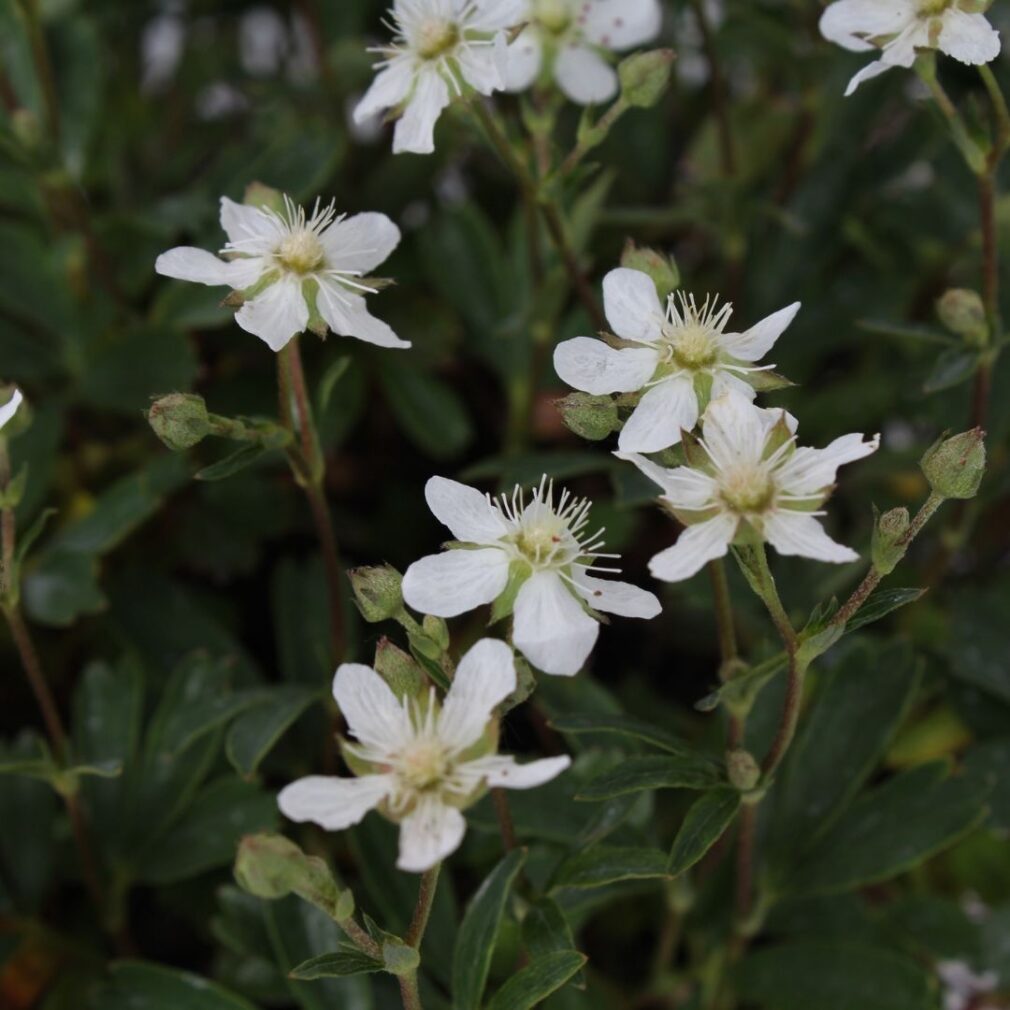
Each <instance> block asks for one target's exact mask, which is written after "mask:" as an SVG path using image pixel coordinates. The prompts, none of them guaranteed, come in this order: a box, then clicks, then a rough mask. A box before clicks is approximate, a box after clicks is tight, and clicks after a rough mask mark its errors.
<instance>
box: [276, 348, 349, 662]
mask: <svg viewBox="0 0 1010 1010" xmlns="http://www.w3.org/2000/svg"><path fill="white" fill-rule="evenodd" d="M277 383H278V390H279V395H280V419H281V424H282V425H283V426H284V427H285V428H287V429H288V430H289V431H290V432H291V433H292V436H293V445H292V447H291V448H290V449H289V450H288V461H289V462H290V463H291V469H292V471H293V472H294V475H295V480H296V481H297V482H298V484H299V485H300V486H301V487H302V489H303V490H304V491H305V497H306V498H307V500H308V503H309V508H310V509H311V511H312V520H313V523H314V524H315V527H316V536H317V538H318V540H319V546H320V549H321V551H322V555H323V566H324V568H325V572H326V585H327V592H328V595H329V600H330V644H331V647H332V650H333V656H334V659H336V660H340V659H342V658H343V655H344V649H345V646H346V642H345V630H344V611H343V602H342V595H341V586H342V567H341V564H340V552H339V550H338V547H337V538H336V535H335V534H334V532H333V522H332V520H331V518H330V510H329V506H328V505H327V502H326V492H325V490H324V487H325V480H326V459H325V457H324V456H323V452H322V449H321V448H320V445H319V434H318V432H317V430H316V423H315V419H314V418H313V415H312V404H311V401H310V399H309V395H308V390H307V388H306V383H305V370H304V368H303V367H302V356H301V350H300V348H299V342H298V337H295V338H294V339H292V340H291V341H289V342H288V344H287V345H286V346H285V347H284V348H283V349H282V350H281V351H280V352H279V354H278V355H277Z"/></svg>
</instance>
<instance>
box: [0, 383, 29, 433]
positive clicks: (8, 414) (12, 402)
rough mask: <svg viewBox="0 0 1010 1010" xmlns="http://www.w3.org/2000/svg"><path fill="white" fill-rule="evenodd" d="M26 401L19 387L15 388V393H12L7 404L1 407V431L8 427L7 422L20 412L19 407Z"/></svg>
mask: <svg viewBox="0 0 1010 1010" xmlns="http://www.w3.org/2000/svg"><path fill="white" fill-rule="evenodd" d="M23 400H24V395H23V394H22V392H21V390H20V389H18V387H17V386H14V387H13V392H12V393H11V395H10V397H9V399H8V400H7V402H6V403H5V404H4V405H3V406H2V407H0V430H2V429H3V428H5V427H6V426H7V422H8V421H9V420H10V419H11V418H12V417H13V416H14V415H15V414H16V413H17V412H18V407H20V406H21V403H22V402H23Z"/></svg>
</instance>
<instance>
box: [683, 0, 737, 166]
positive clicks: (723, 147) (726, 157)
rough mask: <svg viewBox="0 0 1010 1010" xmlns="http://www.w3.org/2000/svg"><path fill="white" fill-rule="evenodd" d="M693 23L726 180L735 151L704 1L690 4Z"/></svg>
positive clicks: (721, 76) (732, 164)
mask: <svg viewBox="0 0 1010 1010" xmlns="http://www.w3.org/2000/svg"><path fill="white" fill-rule="evenodd" d="M691 7H692V8H693V10H694V16H695V20H696V21H697V22H698V29H699V31H700V32H701V38H702V45H703V47H704V50H705V59H706V61H707V62H708V68H709V77H710V79H711V82H712V112H713V113H714V115H715V120H716V125H717V127H718V133H719V156H720V160H721V162H722V174H723V175H724V176H726V177H727V178H732V177H733V176H734V175H736V149H735V145H734V143H733V127H732V123H731V121H730V116H729V106H728V104H727V102H726V76H725V74H724V73H723V71H722V63H721V62H720V60H719V50H718V48H717V47H716V44H715V33H714V32H713V31H712V23H711V22H710V21H709V18H708V14H707V13H706V11H705V2H704V0H691Z"/></svg>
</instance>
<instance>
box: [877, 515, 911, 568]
mask: <svg viewBox="0 0 1010 1010" xmlns="http://www.w3.org/2000/svg"><path fill="white" fill-rule="evenodd" d="M910 521H911V520H910V518H909V515H908V509H906V508H897V509H891V511H890V512H885V513H884V514H883V515H882V516H878V517H877V522H876V525H875V526H874V528H873V547H872V549H871V557H872V558H873V567H874V568H875V569H876V570H877V571H878V572H879V573H880V574H881V575H890V574H891V572H893V571H894V569H895V568H897V567H898V563H899V562H900V561H901V559H902V558H903V557H904V556H905V552H906V551H907V549H908V544H907V542H906V540H905V538H906V536H907V534H908V527H909V523H910Z"/></svg>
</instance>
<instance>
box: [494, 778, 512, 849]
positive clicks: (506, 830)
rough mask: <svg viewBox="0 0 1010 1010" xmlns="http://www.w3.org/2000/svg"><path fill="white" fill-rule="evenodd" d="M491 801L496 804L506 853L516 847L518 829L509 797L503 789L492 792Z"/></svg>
mask: <svg viewBox="0 0 1010 1010" xmlns="http://www.w3.org/2000/svg"><path fill="white" fill-rule="evenodd" d="M491 800H492V802H493V803H494V812H495V816H496V817H497V818H498V829H499V831H501V840H502V845H504V846H505V851H506V852H511V851H512V850H513V849H514V848H515V847H516V844H517V843H516V829H515V825H514V824H513V823H512V811H511V810H510V809H509V800H508V795H507V794H506V792H505V790H504V789H502V788H501V787H496V788H494V789H492V790H491Z"/></svg>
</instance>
